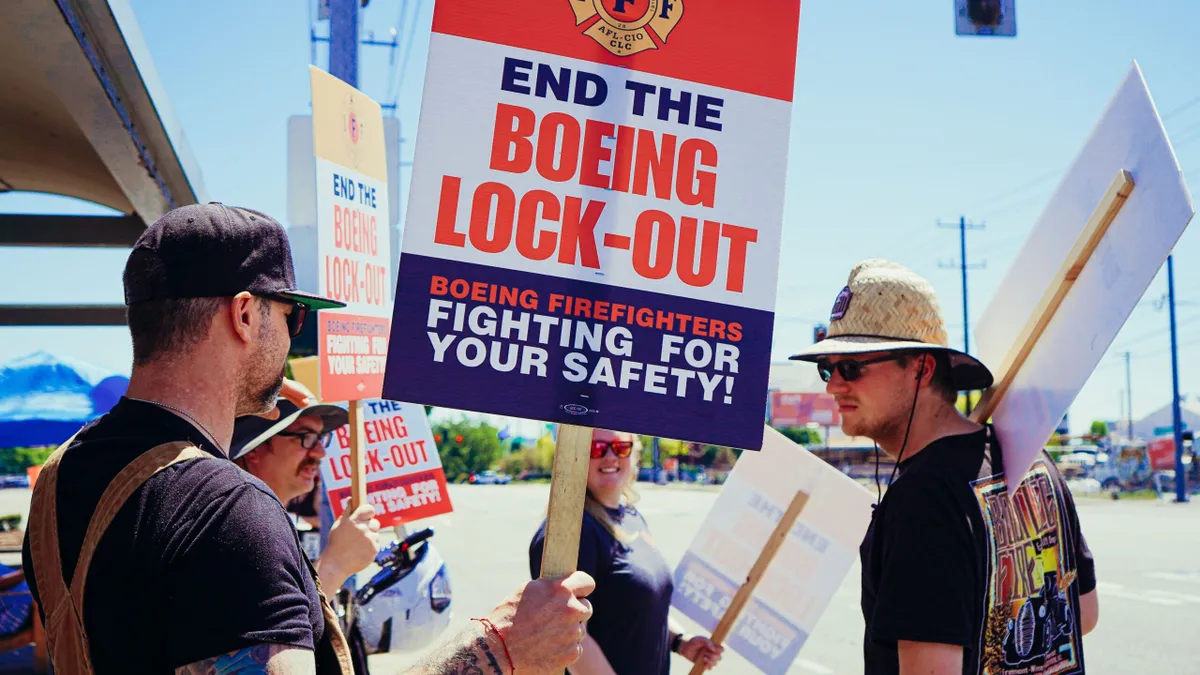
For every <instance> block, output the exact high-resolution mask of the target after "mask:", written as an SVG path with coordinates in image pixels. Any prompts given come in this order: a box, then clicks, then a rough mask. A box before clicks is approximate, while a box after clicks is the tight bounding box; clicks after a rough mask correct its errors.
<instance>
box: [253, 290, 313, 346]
mask: <svg viewBox="0 0 1200 675" xmlns="http://www.w3.org/2000/svg"><path fill="white" fill-rule="evenodd" d="M260 297H263V298H266V299H267V300H273V301H275V302H278V303H280V304H284V305H288V306H289V307H291V308H292V311H290V312H288V315H287V328H288V335H290V336H291V337H296V336H298V335H300V331H302V330H304V319H305V318H307V317H308V305H306V304H304V303H302V302H296V301H295V300H293V299H292V298H285V297H283V296H282V295H263V296H260Z"/></svg>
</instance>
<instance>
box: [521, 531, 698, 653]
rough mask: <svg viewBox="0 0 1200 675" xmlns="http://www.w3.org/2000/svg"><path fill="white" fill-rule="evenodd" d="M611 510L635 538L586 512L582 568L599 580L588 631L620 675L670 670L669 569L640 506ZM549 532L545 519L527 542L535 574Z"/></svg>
mask: <svg viewBox="0 0 1200 675" xmlns="http://www.w3.org/2000/svg"><path fill="white" fill-rule="evenodd" d="M609 514H610V515H612V517H613V520H615V521H617V522H618V523H619V524H620V525H621V527H622V529H623V530H625V531H626V532H628V533H630V534H636V538H635V539H634V540H633V541H631V542H630V543H629V544H628V545H625V544H622V543H620V542H619V541H617V540H616V539H615V538H614V537H613V536H612V535H611V534H609V532H608V530H606V529H604V526H603V525H601V524H600V523H599V522H598V521H597V520H596V519H595V518H594V517H593V516H592V515H591V514H590V513H587V512H586V511H585V512H584V514H583V527H582V530H581V532H580V537H579V565H578V568H579V570H580V571H581V572H586V573H587V574H589V575H591V577H592V578H593V579H595V580H596V590H595V591H594V592H593V593H592V594H591V595H589V596H588V600H590V601H591V603H592V610H593V612H592V618H591V620H590V621H588V626H587V631H588V635H590V636H591V637H592V638H593V639H594V640H595V641H596V644H598V645H600V650H601V651H603V652H604V656H605V657H607V658H608V662H609V664H610V665H612V668H613V671H614V672H616V673H617V675H656V674H657V675H667V673H669V672H670V667H671V645H670V639H669V635H668V630H667V614H668V613H669V612H670V609H671V593H672V591H673V590H674V588H675V583H674V580H673V579H672V574H671V568H670V566H669V565H667V561H666V559H664V558H663V556H662V553H660V552H659V550H658V548H657V547H656V546H655V545H654V538H653V537H652V536H651V535H650V528H649V526H648V525H647V524H646V519H645V518H644V517H643V516H642V514H641V513H639V512H638V511H637V509H636V508H633V507H622V508H620V509H615V510H614V509H609ZM545 537H546V523H545V521H543V522H542V526H541V527H540V528H538V531H537V533H536V534H535V535H534V536H533V541H532V542H531V543H530V545H529V573H530V576H531V577H532V578H535V579H536V578H537V577H538V576H539V573H540V572H541V567H542V546H543V544H544V543H545Z"/></svg>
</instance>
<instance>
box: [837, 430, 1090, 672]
mask: <svg viewBox="0 0 1200 675" xmlns="http://www.w3.org/2000/svg"><path fill="white" fill-rule="evenodd" d="M1001 459H1002V456H1001V454H1000V449H999V447H998V446H997V445H996V443H995V436H994V433H989V432H988V431H987V430H981V431H978V432H976V433H972V434H965V435H960V436H950V437H947V438H942V439H939V440H937V441H934V442H933V443H931V444H929V446H928V447H926V448H925V449H924V450H922V451H921V452H920V453H918V454H917V455H915V456H913V457H912V459H908V460H905V461H904V462H903V463H901V464H900V475H899V477H898V478H897V479H896V481H895V482H894V483H893V484H892V486H891V487H890V488H888V491H887V494H886V495H884V497H883V500H882V501H881V502H880V504H879V507H878V508H877V509H876V510H875V514H874V515H873V517H872V519H871V525H870V528H869V529H868V531H867V535H866V537H865V538H864V539H863V543H862V547H861V549H860V552H861V557H862V610H863V618H864V619H865V621H866V635H865V639H864V643H863V652H864V657H865V661H866V667H865V672H866V673H868V675H878V674H891V673H899V672H900V665H899V661H898V653H897V641H899V640H907V641H914V642H934V643H941V644H950V645H959V646H961V647H962V648H963V667H962V672H963V673H964V675H1027V674H1028V673H1054V674H1056V675H1077V674H1080V673H1083V672H1084V663H1083V633H1082V630H1081V627H1080V622H1079V612H1080V610H1079V596H1080V595H1083V594H1086V593H1089V592H1091V591H1092V590H1095V588H1096V567H1095V563H1094V561H1093V559H1092V554H1091V551H1090V550H1089V549H1088V546H1087V542H1086V540H1085V539H1084V537H1083V533H1082V532H1081V531H1080V528H1079V518H1078V515H1077V514H1076V512H1075V503H1074V500H1073V499H1072V498H1071V493H1070V491H1069V490H1068V489H1067V486H1066V483H1065V481H1063V479H1062V476H1061V475H1060V474H1059V473H1058V471H1057V469H1055V467H1054V463H1053V462H1052V461H1049V458H1048V457H1047V456H1046V455H1045V453H1043V454H1042V456H1041V457H1040V458H1039V459H1038V460H1037V461H1036V462H1035V463H1034V465H1033V467H1032V468H1031V469H1030V470H1029V473H1028V474H1027V475H1026V477H1025V479H1024V480H1023V481H1022V482H1021V485H1020V486H1019V487H1018V488H1017V491H1016V493H1015V494H1014V495H1013V497H1012V498H1011V499H1010V498H1009V497H1008V495H1007V494H1006V492H1007V490H1008V488H1007V483H1006V482H1005V477H1004V470H1003V466H1002V462H1001Z"/></svg>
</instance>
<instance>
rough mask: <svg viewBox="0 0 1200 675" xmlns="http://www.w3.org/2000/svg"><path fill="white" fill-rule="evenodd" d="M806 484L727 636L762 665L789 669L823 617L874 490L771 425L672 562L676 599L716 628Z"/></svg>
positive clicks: (854, 549)
mask: <svg viewBox="0 0 1200 675" xmlns="http://www.w3.org/2000/svg"><path fill="white" fill-rule="evenodd" d="M799 490H803V491H805V492H807V493H808V494H809V500H808V503H807V505H806V506H805V508H804V510H803V511H802V512H801V513H800V517H799V519H798V520H797V521H796V524H795V526H794V527H793V528H792V531H791V533H790V535H789V536H788V538H787V540H786V541H785V542H784V543H783V545H782V546H781V547H780V549H779V552H778V553H777V554H776V556H775V559H774V560H773V561H772V562H771V565H770V567H769V568H768V569H767V572H766V574H765V575H764V576H763V578H762V581H761V582H760V583H759V585H758V587H757V588H756V589H755V591H754V594H753V596H751V600H750V602H749V603H748V604H747V606H746V609H745V610H744V611H743V612H742V615H741V617H740V618H739V619H738V622H737V624H735V626H734V628H733V631H732V632H731V633H730V635H729V638H728V639H727V640H726V645H728V646H729V647H731V648H732V649H734V650H735V651H737V652H738V653H739V654H741V655H742V656H744V657H745V658H746V659H747V660H749V661H750V662H751V663H753V664H754V665H755V666H757V667H758V668H759V669H760V670H762V671H763V672H765V673H771V674H775V673H784V672H786V671H787V670H788V668H789V667H790V666H791V664H792V661H793V660H795V658H796V655H797V654H798V653H799V651H800V648H801V647H803V646H804V642H805V640H807V638H808V636H809V634H811V633H812V631H813V629H814V628H815V627H816V625H817V621H818V620H819V619H820V618H821V615H822V614H823V613H824V611H825V608H826V607H827V606H828V605H829V601H830V600H831V599H832V598H833V594H834V592H836V591H837V588H838V586H839V585H841V583H842V579H843V578H844V577H845V576H846V572H847V571H848V570H849V569H850V567H851V565H852V564H853V563H854V561H855V560H856V559H857V557H858V547H859V544H860V543H861V542H862V538H863V536H864V535H865V534H866V531H867V526H868V525H869V524H870V522H871V505H872V504H873V503H874V501H875V498H874V495H872V494H871V493H870V492H868V491H867V490H866V489H865V488H863V487H862V486H861V485H859V484H858V483H856V482H854V481H853V480H851V479H850V478H848V477H847V476H845V475H844V474H842V473H841V472H840V471H838V470H837V469H835V468H833V467H832V466H830V465H829V464H827V463H826V462H824V461H823V460H821V459H819V458H817V457H816V456H814V455H812V454H811V453H809V452H808V451H807V450H805V449H804V448H802V447H800V446H798V445H796V444H795V443H793V442H791V441H790V440H788V439H787V438H786V437H785V436H784V435H783V434H780V433H779V432H778V431H775V430H774V429H771V428H769V427H768V428H767V429H766V437H765V439H764V441H763V447H762V452H759V453H754V452H747V453H743V454H742V456H741V457H740V458H739V459H738V462H737V465H735V466H734V469H733V471H732V472H731V473H730V475H729V480H728V481H726V483H725V485H724V487H723V488H722V489H721V495H720V496H719V497H718V498H717V501H716V503H715V504H714V505H713V508H712V510H711V511H710V512H709V514H708V517H707V518H705V520H704V524H703V526H701V528H700V531H699V533H697V535H696V538H695V539H694V540H693V541H692V544H691V546H689V547H688V551H687V553H685V554H684V556H683V558H682V560H681V561H680V563H679V567H678V568H676V570H675V594H674V597H673V598H672V600H671V604H672V605H674V606H675V607H676V608H677V609H679V610H680V611H682V612H683V613H684V614H686V615H687V616H689V617H691V618H692V619H693V620H695V621H696V622H697V623H699V624H700V625H702V626H704V627H705V628H706V629H707V630H709V631H712V630H713V629H714V628H716V625H717V622H718V621H719V620H720V618H721V616H722V615H723V614H724V612H725V609H726V608H727V607H728V606H729V603H730V602H731V601H732V600H733V596H734V594H735V593H736V592H737V589H738V587H739V586H740V585H741V584H742V582H743V581H744V580H745V579H746V576H747V574H748V573H749V572H750V568H751V567H752V566H753V565H754V562H755V560H757V559H758V555H759V552H761V551H762V549H763V546H764V545H765V544H766V542H767V539H768V538H769V537H770V535H771V532H772V531H773V530H774V529H775V526H776V524H777V523H778V522H779V520H780V518H781V517H782V516H783V513H784V511H786V510H787V508H788V505H789V504H790V503H791V501H792V498H793V497H795V495H796V492H797V491H799Z"/></svg>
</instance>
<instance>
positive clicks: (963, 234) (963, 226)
mask: <svg viewBox="0 0 1200 675" xmlns="http://www.w3.org/2000/svg"><path fill="white" fill-rule="evenodd" d="M958 232H959V240H960V244H961V248H962V278H963V351H964V352H966V353H967V354H970V353H971V320H970V318H968V317H969V316H970V315H969V314H968V313H967V217H966V216H959V217H958ZM967 412H971V400H970V397H967Z"/></svg>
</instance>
